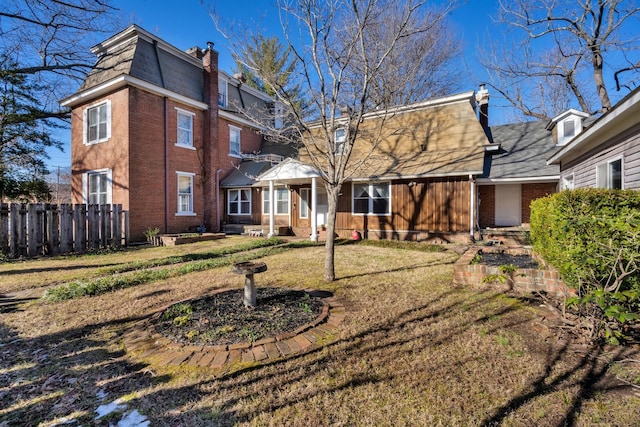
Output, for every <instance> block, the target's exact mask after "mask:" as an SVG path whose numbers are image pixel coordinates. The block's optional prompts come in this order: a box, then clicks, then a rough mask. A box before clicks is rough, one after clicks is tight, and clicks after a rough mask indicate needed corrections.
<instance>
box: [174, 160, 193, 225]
mask: <svg viewBox="0 0 640 427" xmlns="http://www.w3.org/2000/svg"><path fill="white" fill-rule="evenodd" d="M182 176H186V177H189V178H190V179H191V202H190V205H191V210H190V211H182V212H181V211H180V185H179V183H178V181H179V180H180V177H182ZM195 176H196V174H195V173H192V172H181V171H176V216H196V213H195V210H194V206H193V204H194V199H195V196H194V191H193V190H194V188H193V181H194V180H193V177H195Z"/></svg>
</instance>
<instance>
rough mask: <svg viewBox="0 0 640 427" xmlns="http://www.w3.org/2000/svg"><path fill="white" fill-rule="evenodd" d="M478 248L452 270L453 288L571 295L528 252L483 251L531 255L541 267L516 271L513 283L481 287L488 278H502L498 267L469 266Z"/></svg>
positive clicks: (550, 270) (553, 272)
mask: <svg viewBox="0 0 640 427" xmlns="http://www.w3.org/2000/svg"><path fill="white" fill-rule="evenodd" d="M479 251H480V248H479V247H477V246H474V247H472V248H470V249H469V250H467V252H465V253H464V254H463V255H462V256H461V257H460V258H459V259H458V261H457V262H456V264H455V265H454V267H453V284H454V285H456V286H472V287H490V288H494V289H495V288H498V289H502V290H504V291H515V292H518V293H533V292H539V291H544V292H547V293H548V294H549V295H552V296H556V297H562V296H566V295H570V294H572V290H571V289H569V288H567V286H566V285H565V284H564V282H563V281H562V279H561V278H560V275H559V274H558V271H557V270H555V269H554V268H551V267H549V266H545V265H544V263H543V262H542V261H541V260H539V259H537V258H536V256H535V254H533V253H532V252H531V250H530V249H527V248H512V249H500V248H490V247H483V248H482V251H483V252H491V251H505V252H506V253H509V254H513V255H516V254H528V255H532V256H533V257H534V259H536V261H538V262H539V263H540V265H541V266H542V267H541V268H538V269H534V268H519V269H518V270H516V272H515V273H514V274H513V276H512V282H511V283H509V282H505V283H504V284H502V283H483V279H484V278H485V277H487V276H489V275H494V274H503V273H501V272H500V271H499V269H498V267H494V266H488V265H485V264H472V263H471V261H472V260H473V258H474V257H475V256H476V255H477V254H478V252H479Z"/></svg>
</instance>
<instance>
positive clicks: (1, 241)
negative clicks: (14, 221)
mask: <svg viewBox="0 0 640 427" xmlns="http://www.w3.org/2000/svg"><path fill="white" fill-rule="evenodd" d="M9 247H10V246H9V205H8V204H6V203H2V204H0V252H1V253H3V254H6V255H8V254H9Z"/></svg>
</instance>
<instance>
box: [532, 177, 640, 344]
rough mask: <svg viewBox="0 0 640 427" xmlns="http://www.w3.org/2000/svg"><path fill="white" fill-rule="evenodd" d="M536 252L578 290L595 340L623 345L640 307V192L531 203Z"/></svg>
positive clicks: (597, 192)
mask: <svg viewBox="0 0 640 427" xmlns="http://www.w3.org/2000/svg"><path fill="white" fill-rule="evenodd" d="M531 240H532V243H533V247H534V249H535V250H536V252H538V253H539V254H540V255H541V256H542V257H543V258H544V259H545V260H546V261H547V262H549V263H550V264H551V265H553V266H554V267H555V268H556V269H557V270H558V272H559V273H560V275H561V276H562V279H563V280H564V281H565V283H567V285H569V286H570V287H572V288H574V289H575V290H576V291H577V296H576V297H575V298H571V299H569V301H568V304H569V305H572V306H574V307H576V308H578V311H579V313H580V314H581V315H587V316H588V317H589V318H590V320H591V322H592V323H593V328H592V333H593V334H594V336H602V337H605V338H606V339H607V340H608V341H610V342H614V343H615V342H618V341H619V340H620V338H622V337H623V333H622V332H621V331H622V329H623V327H624V326H623V324H624V323H625V322H627V321H629V320H634V319H637V318H638V315H637V313H638V308H639V307H640V192H637V191H631V190H626V191H622V190H603V189H580V190H572V191H563V192H560V193H557V194H554V195H551V196H548V197H545V198H542V199H538V200H535V201H534V202H533V203H532V204H531Z"/></svg>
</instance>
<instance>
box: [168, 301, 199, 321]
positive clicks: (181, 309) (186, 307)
mask: <svg viewBox="0 0 640 427" xmlns="http://www.w3.org/2000/svg"><path fill="white" fill-rule="evenodd" d="M192 313H193V308H192V307H191V304H189V303H188V302H179V303H177V304H173V305H172V306H171V307H169V308H168V309H166V310H165V311H164V313H162V318H163V319H165V320H168V319H175V318H177V317H179V316H191V314H192Z"/></svg>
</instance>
